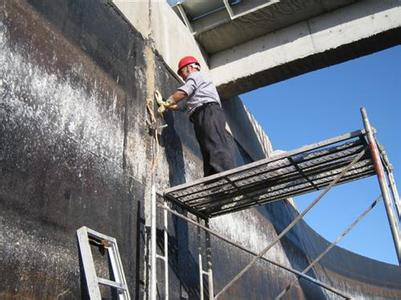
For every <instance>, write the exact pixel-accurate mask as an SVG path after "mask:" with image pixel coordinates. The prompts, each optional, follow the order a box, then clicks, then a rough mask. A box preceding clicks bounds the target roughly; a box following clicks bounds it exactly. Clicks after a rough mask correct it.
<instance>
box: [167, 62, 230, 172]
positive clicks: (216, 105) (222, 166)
mask: <svg viewBox="0 0 401 300" xmlns="http://www.w3.org/2000/svg"><path fill="white" fill-rule="evenodd" d="M177 73H178V75H179V76H180V77H181V78H182V79H183V80H184V81H185V84H184V85H183V86H181V87H179V88H178V89H177V90H176V91H175V92H174V93H173V94H172V95H171V96H170V97H169V98H168V99H167V100H166V101H163V102H161V103H159V104H160V107H159V112H161V113H163V111H164V110H166V109H172V110H178V109H179V106H178V105H177V104H178V103H179V102H180V101H183V100H186V106H187V111H188V114H189V119H190V121H191V122H192V123H193V125H194V129H195V134H196V138H197V140H198V142H199V146H200V149H201V152H202V157H203V171H204V176H209V175H213V174H216V173H219V172H222V171H225V170H229V169H232V168H234V167H235V165H234V158H233V149H232V144H231V143H230V141H229V139H228V136H227V132H226V130H225V125H226V121H225V116H224V112H223V109H222V107H221V101H220V98H219V95H218V93H217V90H216V87H215V86H214V84H213V83H212V81H211V80H210V79H209V78H208V77H207V76H206V74H205V73H203V72H201V67H200V64H199V62H198V60H197V59H196V58H195V57H193V56H185V57H183V58H182V59H181V60H180V61H179V63H178V71H177Z"/></svg>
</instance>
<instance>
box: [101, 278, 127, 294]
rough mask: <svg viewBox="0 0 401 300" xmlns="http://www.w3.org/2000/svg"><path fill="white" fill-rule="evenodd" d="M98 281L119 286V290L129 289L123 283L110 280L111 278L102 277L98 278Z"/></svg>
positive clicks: (115, 286)
mask: <svg viewBox="0 0 401 300" xmlns="http://www.w3.org/2000/svg"><path fill="white" fill-rule="evenodd" d="M97 281H98V282H99V283H100V284H103V285H107V286H111V287H114V288H117V289H119V290H123V291H127V287H126V286H125V285H124V284H123V283H120V282H115V281H112V280H109V279H104V278H100V277H98V278H97Z"/></svg>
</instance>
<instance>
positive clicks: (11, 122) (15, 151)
mask: <svg viewBox="0 0 401 300" xmlns="http://www.w3.org/2000/svg"><path fill="white" fill-rule="evenodd" d="M0 69H1V70H2V72H1V73H0V99H1V101H0V145H1V147H0V167H1V168H0V170H1V176H0V223H1V225H0V298H1V299H56V298H57V299H81V298H85V296H86V295H85V285H83V284H82V282H81V277H82V273H81V272H82V271H81V269H80V265H79V255H78V249H77V243H76V238H75V231H76V230H77V229H78V228H79V227H80V226H83V225H85V226H88V227H90V228H92V229H94V230H97V231H99V232H102V233H104V234H107V235H110V236H113V237H115V238H116V239H117V241H118V243H119V248H120V254H121V257H122V262H123V265H124V269H125V273H126V277H127V280H128V284H129V288H130V292H131V295H132V298H133V299H143V296H144V293H145V289H146V278H145V273H146V272H144V265H145V261H146V253H145V248H146V247H145V246H146V245H147V242H148V240H147V239H148V229H147V228H146V226H145V207H146V206H147V204H148V203H149V199H150V197H149V188H150V177H149V171H148V170H149V169H150V167H151V161H152V137H151V136H150V135H149V128H148V126H147V125H146V124H147V123H146V119H147V110H146V100H147V99H151V96H152V95H153V91H154V89H159V90H160V91H161V92H162V93H163V94H168V93H171V92H172V91H173V90H174V89H175V87H177V86H178V85H179V84H180V82H179V81H178V80H177V78H176V77H175V75H174V74H173V73H171V71H170V69H169V68H168V67H167V66H166V63H165V62H164V61H163V60H162V59H161V57H160V56H159V55H158V54H157V51H155V50H154V48H153V46H152V41H150V40H148V39H145V38H144V37H143V36H142V35H141V34H140V33H139V32H138V31H137V30H136V29H135V28H134V27H132V25H131V24H130V23H128V22H127V20H126V19H124V18H123V17H122V16H121V15H120V14H119V11H118V10H116V8H115V7H114V6H112V5H110V2H109V1H106V0H104V1H101V0H80V1H65V0H15V1H8V0H0ZM240 107H241V106H240V105H237V106H236V108H232V107H229V103H225V111H226V113H227V115H228V119H229V120H233V119H235V118H238V115H241V114H243V115H245V114H244V113H243V112H242V113H241V114H240V113H238V112H239V111H241V108H240ZM231 114H235V115H234V116H233V115H231ZM243 121H244V120H243V119H241V120H240V121H239V122H240V124H242V122H243ZM165 122H166V123H167V124H168V127H167V128H166V129H165V130H164V131H163V132H162V134H161V135H160V144H159V153H160V160H159V164H158V168H157V186H158V189H159V190H160V191H162V190H163V189H164V188H165V187H168V186H173V185H176V184H179V183H183V182H187V181H190V180H193V179H195V178H199V177H200V176H201V174H202V170H201V165H202V164H201V159H200V151H199V148H198V145H197V143H196V140H195V138H194V133H193V129H192V125H191V123H190V122H189V121H188V119H187V117H186V116H185V114H183V113H181V112H174V113H171V112H170V113H168V114H166V117H165ZM233 123H234V124H235V123H236V122H233ZM232 131H233V134H234V139H235V134H238V135H240V134H243V132H242V133H241V130H240V129H235V130H232ZM250 136H251V135H250ZM254 141H255V139H254V138H252V141H250V143H249V144H248V146H244V147H243V146H241V145H239V144H237V143H236V142H235V140H232V143H233V145H234V146H235V149H236V161H237V163H238V164H243V163H247V162H250V161H251V160H252V159H253V156H252V155H251V154H250V153H248V151H249V150H248V149H247V148H250V146H249V145H252V143H254ZM255 143H256V142H255ZM259 147H261V148H262V146H260V145H259ZM294 214H296V212H295V211H294V210H293V209H292V207H291V206H290V205H289V204H287V203H286V202H280V203H276V204H274V205H269V206H266V207H262V208H259V209H257V210H256V209H251V210H247V211H243V212H239V213H236V214H232V215H227V216H223V217H219V218H216V219H213V220H212V221H211V226H212V228H214V229H216V230H218V231H220V232H221V233H223V234H225V235H227V236H229V237H230V238H232V239H234V240H236V241H238V242H239V243H241V244H243V245H245V246H248V247H250V248H251V249H253V250H254V251H258V250H260V249H262V248H263V247H264V246H265V245H266V244H267V243H268V242H269V241H271V240H272V239H273V238H275V237H276V235H277V234H276V232H279V231H280V230H282V228H283V226H285V224H287V223H289V222H290V221H291V220H292V219H293V217H294ZM170 224H171V227H170V228H169V230H170V247H169V251H170V253H169V254H170V264H169V271H170V279H171V282H170V295H171V299H198V298H199V285H198V262H197V246H198V245H197V231H196V229H195V228H193V227H192V226H191V225H188V224H186V223H184V222H182V221H180V220H178V219H177V218H172V217H170ZM160 230H161V224H159V233H160ZM325 244H326V242H325V241H324V240H322V239H321V238H320V237H319V236H317V235H316V233H314V232H313V231H312V230H310V229H309V228H308V227H307V226H306V225H305V224H302V225H300V226H299V227H298V228H296V230H294V231H292V232H291V234H290V235H289V236H288V237H286V238H285V239H284V240H283V242H282V243H281V244H278V245H276V246H275V247H274V248H273V249H272V250H271V251H270V252H269V253H268V256H269V257H270V258H272V259H274V260H276V261H279V262H281V263H283V264H286V265H291V266H292V267H294V268H297V269H301V268H302V267H304V266H305V265H306V264H307V262H308V261H309V260H310V257H313V255H315V254H316V253H318V252H319V250H321V248H322V245H325ZM212 248H213V249H212V250H213V262H214V274H215V285H216V290H217V291H218V290H219V289H220V288H222V287H223V286H224V284H225V283H227V282H228V281H229V280H230V279H231V278H232V277H233V276H234V275H235V274H236V272H237V271H239V270H240V269H241V267H243V266H244V265H245V264H247V262H248V261H249V260H250V257H249V255H246V254H244V253H242V252H241V251H240V250H237V249H235V248H234V247H231V246H228V245H227V244H225V243H223V242H221V241H219V240H216V239H212ZM93 252H94V253H97V251H95V249H94V251H93ZM96 263H97V264H98V265H99V269H98V272H99V275H103V276H107V271H106V268H107V262H106V261H105V260H104V258H102V256H101V255H100V254H98V253H97V254H96ZM367 268H370V269H371V270H372V271H371V272H369V270H370V269H368V270H366V269H367ZM161 271H162V270H161ZM377 274H380V276H377ZM313 275H315V276H317V277H319V278H321V279H322V280H324V281H325V282H328V283H329V284H331V285H334V286H335V287H337V288H339V289H341V290H343V291H344V292H347V293H349V294H351V295H353V296H356V297H357V298H358V297H359V298H369V297H370V298H378V297H382V298H383V299H394V298H401V288H400V287H401V284H400V282H399V281H398V278H400V275H401V274H400V270H399V268H398V267H396V266H391V265H387V264H382V263H379V262H374V261H371V260H368V259H366V258H362V257H360V256H357V255H355V254H351V253H349V252H347V251H344V250H342V249H339V248H336V249H335V250H334V251H333V252H332V253H331V254H330V255H329V256H328V257H327V258H326V260H325V261H324V262H323V263H322V265H321V266H319V267H318V268H316V270H315V271H314V272H313ZM292 279H295V277H294V275H292V274H290V273H288V272H287V271H284V270H281V269H278V268H277V267H273V266H271V265H268V264H267V263H258V264H257V265H256V266H255V267H254V268H252V269H251V270H250V271H249V272H248V273H247V274H246V275H245V277H244V278H242V279H241V280H240V281H239V282H238V283H237V284H236V285H235V286H234V287H233V288H231V289H230V290H229V291H228V292H227V294H226V295H225V296H224V297H222V299H245V298H250V299H270V298H272V297H274V296H275V295H276V294H277V293H278V292H279V291H280V290H281V289H282V288H283V287H284V286H285V285H286V283H287V282H288V281H289V280H292ZM160 280H161V283H162V279H161V278H160ZM159 295H160V297H162V296H163V295H164V290H163V286H162V285H160V286H159ZM294 298H297V299H325V298H330V299H331V298H333V299H335V297H334V296H333V294H332V293H330V292H326V291H324V290H322V289H321V288H318V287H316V286H314V285H312V284H309V283H305V282H303V281H300V282H299V283H297V284H296V285H295V287H294V288H293V289H292V290H291V291H290V292H289V293H288V299H294Z"/></svg>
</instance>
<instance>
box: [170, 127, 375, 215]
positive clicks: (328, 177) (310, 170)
mask: <svg viewBox="0 0 401 300" xmlns="http://www.w3.org/2000/svg"><path fill="white" fill-rule="evenodd" d="M363 150H365V151H366V153H365V154H364V155H363V156H362V158H361V159H360V160H359V161H358V162H357V163H356V164H355V165H354V166H353V167H352V168H351V169H350V170H349V171H348V172H347V173H345V175H344V176H343V177H342V178H341V180H340V181H339V182H338V183H337V184H341V183H345V182H349V181H352V180H357V179H360V178H363V177H367V176H371V175H374V174H375V170H374V166H373V163H372V161H371V156H370V152H369V148H368V147H367V140H366V137H365V131H364V130H358V131H354V132H351V133H347V134H344V135H341V136H338V137H335V138H331V139H328V140H325V141H322V142H319V143H316V144H312V145H307V146H304V147H302V148H299V149H296V150H293V151H289V152H284V153H281V154H279V155H276V156H273V157H270V158H266V159H263V160H260V161H256V162H253V163H250V164H247V165H244V166H241V167H238V168H235V169H232V170H229V171H225V172H222V173H219V174H215V175H212V176H208V177H204V178H202V179H199V180H196V181H192V182H189V183H185V184H182V185H178V186H175V187H172V188H170V189H167V190H166V191H165V192H164V197H165V199H166V200H169V201H172V202H174V203H175V204H177V205H179V206H181V207H183V208H184V209H186V210H188V211H190V212H192V213H193V214H195V215H198V216H200V217H203V218H210V217H215V216H219V215H223V214H227V213H231V212H234V211H239V210H242V209H245V208H248V207H252V206H256V205H261V204H265V203H268V202H271V201H276V200H280V199H285V198H288V197H292V196H297V195H301V194H304V193H308V192H311V191H315V190H319V189H321V188H324V187H325V186H327V185H329V184H330V182H331V181H333V179H334V178H335V177H336V176H337V175H338V174H340V173H341V171H342V169H343V168H344V167H345V166H347V165H348V164H349V163H350V162H351V161H352V160H353V159H354V158H355V156H357V155H358V154H359V153H360V152H361V151H363Z"/></svg>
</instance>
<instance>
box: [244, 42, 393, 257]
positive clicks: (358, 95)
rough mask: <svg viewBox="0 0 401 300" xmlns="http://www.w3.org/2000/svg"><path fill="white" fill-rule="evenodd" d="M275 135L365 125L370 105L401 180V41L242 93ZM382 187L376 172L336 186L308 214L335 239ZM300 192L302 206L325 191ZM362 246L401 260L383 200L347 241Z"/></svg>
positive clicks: (317, 136) (294, 138)
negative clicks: (364, 116) (362, 111)
mask: <svg viewBox="0 0 401 300" xmlns="http://www.w3.org/2000/svg"><path fill="white" fill-rule="evenodd" d="M241 98H242V100H243V101H244V103H245V104H246V106H247V107H248V108H249V110H250V111H251V112H252V113H253V114H254V115H255V117H256V119H257V120H258V121H259V123H260V124H261V125H262V126H263V128H264V130H265V132H266V133H267V135H268V136H269V138H270V139H271V141H272V143H273V147H274V149H281V150H291V149H295V148H299V147H301V146H303V145H306V144H312V143H315V142H318V141H321V140H324V139H327V138H330V137H334V136H337V135H340V134H343V133H346V132H350V131H353V130H357V129H362V128H363V123H362V118H361V114H360V107H362V106H364V107H366V109H367V112H368V116H369V119H370V122H371V123H372V125H373V127H375V128H376V130H377V139H378V140H379V142H380V143H381V144H383V146H384V147H385V149H386V151H387V153H388V156H389V159H390V161H391V163H392V164H393V166H394V169H395V171H394V175H395V179H396V182H397V184H398V190H400V187H401V140H400V132H401V119H400V117H401V46H396V47H393V48H390V49H387V50H384V51H381V52H377V53H374V54H371V55H368V56H364V57H361V58H358V59H354V60H351V61H347V62H344V63H342V64H338V65H335V66H331V67H328V68H325V69H321V70H318V71H314V72H310V73H307V74H304V75H301V76H298V77H295V78H292V79H289V80H286V81H282V82H279V83H276V84H273V85H269V86H266V87H264V88H260V89H258V90H255V91H252V92H249V93H246V94H243V95H241ZM379 194H380V188H379V185H378V182H377V179H376V177H370V178H367V179H362V180H358V181H355V182H352V183H348V184H345V185H341V186H338V187H335V188H333V189H332V190H331V191H330V192H329V193H328V194H327V195H326V196H325V197H323V199H322V200H321V201H320V203H318V204H317V206H316V207H314V208H313V209H312V210H311V211H310V212H308V214H307V215H306V217H305V219H306V221H307V222H308V224H309V225H310V226H311V227H312V228H314V229H315V230H316V231H317V232H318V233H319V234H321V235H322V236H323V237H325V238H326V239H328V240H330V241H333V240H334V239H335V238H336V237H337V236H338V235H339V234H340V233H341V232H342V231H343V230H344V229H345V228H346V227H347V226H348V225H349V224H351V222H353V220H354V219H355V218H356V217H357V216H358V215H359V214H360V213H362V211H364V210H365V209H366V208H367V207H368V206H369V204H370V203H371V202H373V200H374V199H375V198H376V197H377V196H378V195H379ZM317 195H318V194H317V193H311V194H307V195H304V196H300V197H297V198H296V199H295V200H296V203H297V206H298V208H299V209H300V210H302V209H304V208H305V207H306V206H307V205H308V204H309V203H310V202H311V201H313V200H314V199H315V198H316V197H317ZM339 246H340V247H343V248H346V249H348V250H351V251H353V252H356V253H358V254H361V255H364V256H368V257H371V258H374V259H376V260H380V261H384V262H388V263H392V264H398V262H397V258H396V254H395V251H394V244H393V240H392V236H391V232H390V227H389V224H388V220H387V215H386V212H385V209H384V205H383V201H381V202H380V204H379V205H378V206H376V207H375V208H374V209H373V211H371V212H370V213H369V214H368V215H367V216H366V217H365V219H364V220H362V221H361V222H360V223H359V224H358V225H357V227H355V228H354V229H353V230H352V231H351V232H350V233H349V234H348V235H347V236H346V237H345V238H344V239H343V240H342V242H340V244H339Z"/></svg>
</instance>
